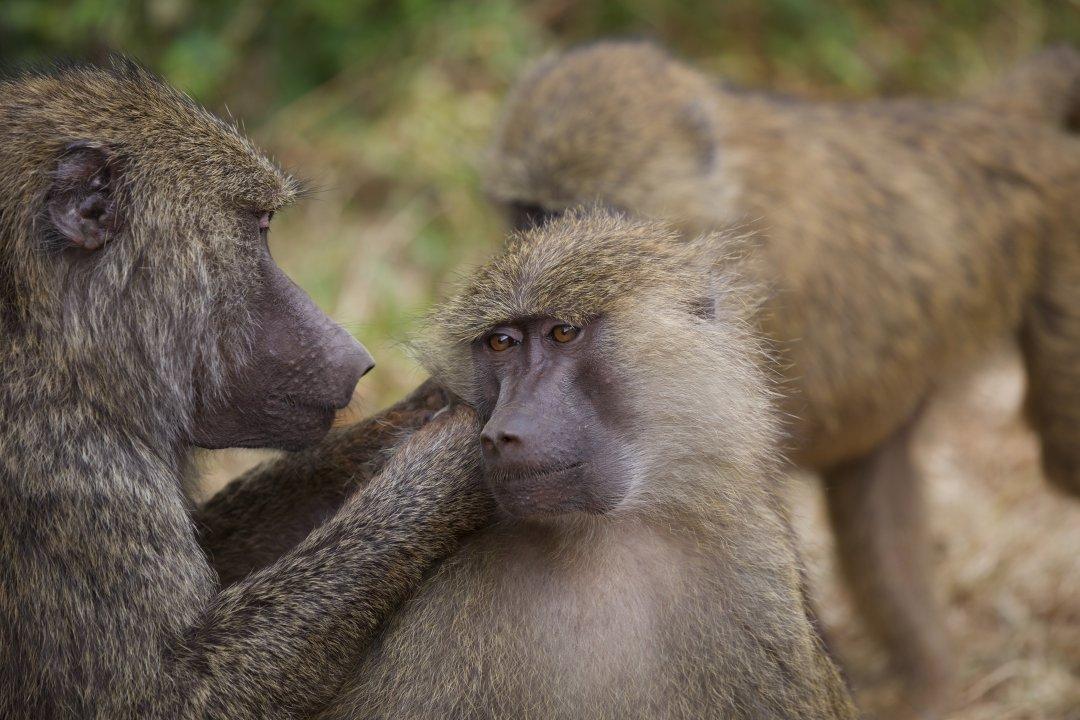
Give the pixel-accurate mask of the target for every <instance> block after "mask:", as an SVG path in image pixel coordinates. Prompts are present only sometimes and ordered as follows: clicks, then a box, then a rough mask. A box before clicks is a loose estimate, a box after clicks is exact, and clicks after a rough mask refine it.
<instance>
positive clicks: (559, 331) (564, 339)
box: [551, 325, 581, 343]
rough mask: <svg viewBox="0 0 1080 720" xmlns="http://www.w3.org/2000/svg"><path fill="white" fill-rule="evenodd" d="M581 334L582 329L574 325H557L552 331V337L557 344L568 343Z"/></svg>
mask: <svg viewBox="0 0 1080 720" xmlns="http://www.w3.org/2000/svg"><path fill="white" fill-rule="evenodd" d="M579 332H581V328H576V327H574V326H573V325H556V326H555V327H554V329H552V331H551V337H552V338H554V340H555V342H561V343H568V342H570V341H571V340H573V339H574V338H576V337H577V336H578V333H579Z"/></svg>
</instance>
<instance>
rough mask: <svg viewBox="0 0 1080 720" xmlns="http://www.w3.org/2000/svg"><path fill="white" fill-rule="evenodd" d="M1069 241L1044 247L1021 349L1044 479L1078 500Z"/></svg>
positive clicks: (1075, 322) (1079, 313)
mask: <svg viewBox="0 0 1080 720" xmlns="http://www.w3.org/2000/svg"><path fill="white" fill-rule="evenodd" d="M1077 234H1078V235H1080V230H1077ZM1071 239H1072V242H1059V243H1056V244H1055V246H1054V247H1052V248H1049V251H1048V253H1047V255H1048V257H1046V258H1045V259H1044V263H1043V268H1042V271H1041V278H1040V283H1039V285H1040V286H1039V287H1038V289H1037V290H1036V292H1035V296H1034V298H1033V299H1032V301H1031V304H1030V305H1029V307H1028V309H1027V312H1026V316H1025V320H1024V324H1023V328H1022V332H1021V348H1022V350H1023V353H1024V363H1025V365H1026V370H1027V380H1028V388H1027V399H1026V403H1025V410H1026V412H1027V415H1028V418H1029V419H1030V421H1031V424H1032V426H1033V427H1034V428H1035V430H1036V432H1037V433H1038V435H1039V441H1040V444H1041V446H1042V465H1043V470H1044V472H1045V474H1046V478H1047V479H1048V480H1050V482H1052V483H1053V484H1054V485H1057V486H1058V487H1060V488H1062V489H1063V490H1065V491H1066V492H1069V493H1071V494H1072V495H1075V496H1077V497H1080V236H1077V237H1073V238H1071Z"/></svg>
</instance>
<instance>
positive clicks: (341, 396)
mask: <svg viewBox="0 0 1080 720" xmlns="http://www.w3.org/2000/svg"><path fill="white" fill-rule="evenodd" d="M327 322H328V323H329V319H328V320H327ZM333 330H334V332H333V333H332V334H331V336H330V338H329V339H328V340H327V341H326V347H325V349H324V354H325V363H326V368H327V374H328V375H329V382H328V389H329V390H330V392H331V393H332V394H333V398H332V399H331V403H330V404H332V405H333V406H334V407H335V408H338V409H341V408H343V407H345V406H346V405H348V404H349V399H350V398H351V397H352V394H353V391H354V390H355V389H356V384H357V383H358V382H359V381H360V378H362V377H364V376H365V375H367V374H368V373H369V372H371V369H372V368H374V367H375V359H374V358H372V357H371V353H369V352H368V351H367V348H365V347H364V346H363V345H361V344H360V343H359V342H357V341H356V339H355V338H353V336H352V335H350V334H349V333H348V332H346V331H345V330H344V329H342V328H340V327H337V326H334V327H333Z"/></svg>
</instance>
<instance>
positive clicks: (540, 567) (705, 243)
mask: <svg viewBox="0 0 1080 720" xmlns="http://www.w3.org/2000/svg"><path fill="white" fill-rule="evenodd" d="M739 252H740V251H739V242H738V241H734V240H732V239H731V238H726V237H724V236H721V235H711V236H708V237H703V238H701V239H699V240H697V241H688V240H685V239H682V238H680V236H679V234H678V233H677V231H676V230H675V229H674V228H673V227H671V226H669V225H665V224H663V223H658V222H655V221H643V220H631V219H627V218H624V217H620V216H618V215H615V214H610V213H606V212H570V213H568V214H567V215H566V216H565V217H564V218H562V219H560V220H557V221H553V222H552V223H550V224H548V225H546V226H545V227H543V228H541V229H537V230H532V231H528V232H525V233H523V234H521V235H519V236H517V237H515V238H513V239H512V240H511V242H510V244H509V246H508V247H507V249H506V250H505V251H504V252H503V253H502V254H500V255H499V256H498V257H496V258H494V259H493V260H491V261H490V262H489V263H487V264H486V265H484V266H483V267H482V268H481V269H480V270H479V271H478V272H477V273H475V274H474V275H473V276H472V277H471V278H470V279H469V280H468V281H467V282H466V283H465V284H464V286H463V287H462V288H461V290H460V292H459V293H457V294H456V295H455V297H454V298H453V299H451V300H450V301H448V302H447V303H446V304H445V305H443V306H442V307H441V308H440V309H438V310H437V311H435V312H434V313H433V314H432V316H431V322H430V332H429V333H428V334H427V338H426V341H425V342H423V343H422V344H421V352H420V356H421V357H422V358H424V360H425V361H426V364H427V365H428V367H429V369H430V370H432V372H433V375H434V377H435V378H436V379H437V380H438V381H440V382H442V383H444V384H445V385H446V386H447V387H449V388H450V389H451V390H452V391H454V392H456V393H458V394H460V395H461V396H462V397H463V398H464V399H466V401H468V402H469V403H470V404H473V405H475V406H477V407H478V408H479V409H480V412H481V416H482V417H485V418H486V417H489V416H490V415H491V413H492V411H493V410H494V409H495V408H494V407H493V405H492V402H491V398H490V397H489V396H488V395H487V394H485V392H484V391H483V390H482V389H481V388H480V387H478V386H477V383H476V373H477V372H478V365H477V362H476V361H474V357H475V355H474V353H473V348H474V347H475V345H476V343H477V342H478V341H479V340H480V339H481V338H482V337H483V336H484V334H485V333H487V332H490V330H491V328H492V327H497V326H499V325H500V324H503V323H512V322H517V321H519V320H522V319H528V318H534V317H538V316H549V315H550V316H553V317H556V318H558V319H559V320H560V321H566V322H572V323H575V324H580V325H581V326H582V327H584V328H588V327H591V326H593V325H595V324H597V323H599V322H600V321H601V319H602V322H603V328H604V334H603V337H602V338H601V339H599V340H597V342H598V343H599V347H600V348H601V350H600V354H601V356H602V357H603V358H604V362H605V363H606V364H608V365H609V370H610V372H611V373H612V376H613V379H612V382H611V386H612V389H611V391H610V392H611V395H612V396H617V397H618V398H619V403H618V404H619V406H620V407H621V408H624V409H626V412H627V413H628V418H627V419H625V422H624V423H623V426H624V427H625V428H626V430H625V431H624V434H623V435H622V436H621V437H622V439H623V447H624V451H625V454H626V456H627V457H628V458H629V462H627V463H625V464H623V463H620V464H619V467H620V468H625V467H629V468H631V469H630V470H629V471H627V472H626V475H627V477H625V478H621V479H620V480H621V481H622V482H623V483H624V484H625V486H626V487H628V492H627V493H626V495H625V497H624V498H623V499H622V500H621V502H619V503H618V505H617V506H616V507H614V508H612V509H610V510H607V511H606V512H603V513H600V514H592V513H584V512H568V513H563V514H559V515H555V516H548V517H544V518H540V519H535V518H531V519H521V518H516V517H509V516H506V515H504V516H502V518H501V519H500V520H499V521H498V522H497V523H496V524H495V525H494V526H492V527H489V528H487V529H484V530H482V531H480V532H478V533H477V534H475V535H473V536H471V537H470V538H468V539H467V540H466V541H465V542H464V543H463V545H462V547H461V548H460V549H459V550H458V551H457V552H456V553H455V554H454V555H453V556H451V557H450V559H449V560H447V561H446V562H445V563H443V564H442V565H441V566H439V567H438V568H436V569H435V570H434V571H433V572H432V573H431V574H430V575H429V577H427V578H426V580H425V582H424V585H423V586H422V588H421V589H420V591H419V592H418V594H417V595H416V596H415V597H414V598H413V599H412V600H410V601H409V602H407V603H406V605H405V606H404V607H403V608H402V609H401V610H400V611H399V612H398V613H397V614H396V615H395V616H394V618H393V619H392V620H391V622H390V623H389V624H388V626H387V627H386V628H385V630H384V631H383V633H382V635H381V637H380V639H379V641H378V643H377V649H376V650H375V651H374V652H373V653H371V654H370V655H369V656H368V657H367V658H366V659H365V661H364V662H362V663H361V664H360V665H359V666H358V667H357V668H356V671H355V673H354V674H353V676H352V680H351V681H350V682H347V683H346V685H345V690H344V693H343V696H342V698H340V699H339V701H338V702H337V703H335V704H334V705H333V706H331V707H330V708H329V709H328V710H327V711H326V712H325V713H324V714H323V715H322V716H321V717H324V718H365V719H372V720H374V719H376V718H380V719H381V718H386V719H389V718H394V719H395V720H407V719H410V718H461V719H465V718H488V719H493V720H494V719H497V718H507V719H509V718H515V719H516V718H555V717H559V718H590V719H593V720H600V719H602V718H659V717H664V718H729V719H734V718H780V717H791V718H795V717H798V718H851V717H854V712H853V709H852V706H851V703H850V700H849V698H848V695H847V690H846V688H845V686H844V683H843V681H842V679H841V678H840V676H839V674H838V672H837V671H836V668H835V667H834V666H833V664H832V662H831V661H830V659H829V658H828V656H827V655H826V653H825V652H824V650H823V648H822V646H821V644H820V642H819V638H818V636H817V634H816V632H815V630H814V628H813V626H812V623H811V621H810V619H809V617H808V610H807V608H806V607H805V604H804V595H803V589H802V582H803V580H802V574H801V570H800V564H799V559H798V556H797V552H796V549H795V545H794V542H793V539H792V536H791V531H790V528H789V526H788V523H787V520H786V517H785V515H784V512H783V510H782V504H781V503H780V502H779V501H778V493H779V492H780V490H781V487H780V485H779V480H778V475H777V473H776V472H775V470H776V467H777V461H776V449H775V444H774V441H775V439H776V423H775V419H774V416H773V413H772V407H771V394H770V391H769V390H768V383H767V379H766V378H765V376H764V374H763V370H762V363H761V362H760V360H759V358H758V355H759V354H760V352H761V350H760V348H759V347H758V344H757V342H756V340H755V338H754V336H753V334H752V332H751V326H750V324H749V323H747V322H746V320H745V318H746V316H747V314H748V313H749V312H751V311H752V308H749V307H748V306H747V298H748V297H751V296H752V293H750V294H748V293H746V292H742V291H740V289H739V288H738V286H737V285H735V284H734V282H733V278H735V277H737V274H736V273H735V267H736V266H737V262H738V260H737V258H738V255H739ZM705 301H707V302H705ZM702 308H707V309H706V310H705V311H703V310H702ZM675 368H677V371H674V369H675ZM717 369H720V370H721V372H720V373H719V374H718V373H717ZM502 395H505V390H504V392H503V393H502ZM501 402H502V396H500V399H499V403H501ZM603 402H605V403H607V402H610V399H606V400H604V401H603ZM593 430H594V429H593V428H582V429H581V432H584V433H589V432H592V431H593ZM548 452H549V455H550V456H551V457H553V458H555V459H557V458H559V457H560V450H559V448H557V447H553V448H549V449H548Z"/></svg>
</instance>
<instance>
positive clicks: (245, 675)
mask: <svg viewBox="0 0 1080 720" xmlns="http://www.w3.org/2000/svg"><path fill="white" fill-rule="evenodd" d="M470 418H471V419H470ZM451 422H452V423H453V426H452V427H450V428H447V431H446V432H444V433H443V434H441V435H440V436H439V437H438V439H437V440H435V441H433V442H426V443H424V444H408V445H405V446H404V447H403V448H402V449H401V450H400V451H399V452H398V454H397V455H395V456H394V458H393V459H392V460H390V461H389V463H388V464H387V466H386V467H385V469H384V470H383V472H382V473H381V474H380V475H379V476H378V477H376V478H375V479H374V480H373V481H372V482H371V484H370V485H369V486H368V487H367V488H366V489H365V490H364V491H362V492H360V493H357V494H355V496H354V497H352V498H350V499H349V500H348V501H347V502H346V503H345V504H344V505H343V507H342V508H341V509H340V510H339V512H338V513H337V514H336V515H334V516H333V517H331V518H330V519H329V520H328V521H327V522H326V523H325V524H323V525H322V526H321V527H319V528H317V529H316V530H314V531H313V532H312V533H311V534H310V535H309V536H308V537H307V538H306V539H304V540H303V541H301V542H300V543H299V544H298V545H297V546H296V547H295V548H294V549H293V550H291V551H290V552H288V553H287V554H286V555H285V556H283V557H282V558H281V559H280V560H279V561H278V562H276V563H275V564H273V565H271V566H270V567H267V568H264V569H263V570H261V571H259V572H256V573H254V574H253V575H251V576H250V577H247V578H245V579H244V580H242V581H240V582H238V583H236V584H235V585H233V586H232V587H230V588H228V589H226V590H225V591H223V592H222V593H221V594H220V595H219V596H218V597H217V598H216V599H215V601H214V602H213V604H212V605H211V607H210V608H209V610H208V611H207V612H206V613H205V615H204V616H203V619H202V620H201V621H200V622H199V623H198V625H197V627H196V628H195V629H194V630H193V631H192V632H191V633H189V634H188V636H187V637H188V638H189V639H188V642H187V643H186V644H185V646H184V649H183V650H182V652H181V656H180V660H181V663H182V664H183V665H184V666H185V668H187V669H189V670H191V672H190V673H189V674H186V677H187V679H188V682H189V683H190V685H189V686H188V687H183V686H178V690H179V691H180V692H181V693H182V694H183V696H184V697H186V698H189V699H190V702H198V703H200V704H199V706H198V707H193V708H192V712H191V713H189V714H190V715H192V716H195V717H204V716H205V717H229V718H256V717H258V718H262V717H278V716H284V717H292V716H293V715H294V714H296V715H304V714H306V713H310V712H313V711H314V710H315V709H316V708H318V707H319V706H320V705H321V704H323V703H326V702H327V701H328V700H329V699H330V698H331V696H332V695H333V694H334V693H335V692H336V689H337V687H338V685H339V682H340V680H341V679H342V678H343V676H344V673H345V672H346V671H348V670H350V669H352V668H354V667H355V664H356V662H357V661H358V660H359V658H360V657H361V656H362V654H363V649H364V647H365V646H366V645H367V644H368V643H369V642H370V640H371V637H372V635H373V633H374V632H375V630H376V628H377V627H378V626H379V624H380V623H381V621H382V620H383V619H384V618H385V617H386V615H387V613H388V612H389V611H390V610H391V609H392V608H393V607H394V606H396V605H397V604H398V603H399V602H400V601H401V600H402V599H403V598H404V597H405V596H406V594H407V593H408V592H409V591H410V590H411V589H412V588H413V587H414V586H415V585H416V584H417V583H418V582H419V580H420V578H421V576H422V573H423V572H424V570H425V569H426V568H427V566H428V565H429V564H430V563H431V562H433V561H434V560H436V559H437V558H439V557H441V556H443V555H444V554H445V553H447V552H449V551H450V550H451V548H452V547H453V545H454V544H455V542H456V539H457V537H458V536H459V535H460V534H461V533H463V532H466V531H468V530H471V529H473V528H475V527H477V526H478V525H480V524H481V523H483V522H484V521H485V520H486V519H487V517H488V515H489V513H490V500H489V498H488V497H487V493H486V491H484V490H483V489H482V484H481V482H480V480H479V478H480V474H479V448H478V440H477V437H478V432H479V430H478V426H477V424H476V422H475V416H474V415H472V414H471V413H469V414H468V416H467V417H464V416H457V417H455V418H452V419H451Z"/></svg>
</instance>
